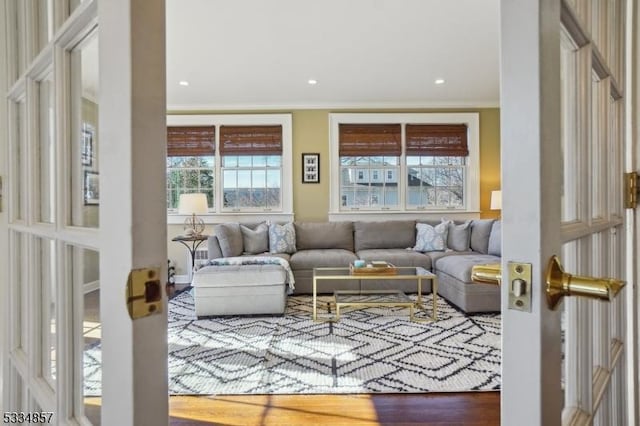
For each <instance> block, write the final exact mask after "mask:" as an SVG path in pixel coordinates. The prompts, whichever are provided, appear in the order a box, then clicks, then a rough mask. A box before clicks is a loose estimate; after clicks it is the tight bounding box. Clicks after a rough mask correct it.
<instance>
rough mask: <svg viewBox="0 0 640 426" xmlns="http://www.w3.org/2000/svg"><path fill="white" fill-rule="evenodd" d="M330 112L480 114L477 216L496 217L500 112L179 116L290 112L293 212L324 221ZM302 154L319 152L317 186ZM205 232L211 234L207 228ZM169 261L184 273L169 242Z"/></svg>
mask: <svg viewBox="0 0 640 426" xmlns="http://www.w3.org/2000/svg"><path fill="white" fill-rule="evenodd" d="M332 112H342V113H344V112H478V113H479V114H480V210H481V213H480V216H481V217H483V218H488V217H497V216H498V215H499V212H497V211H491V210H489V204H490V199H491V191H493V190H496V189H500V110H499V109H498V108H480V109H472V108H467V109H411V110H364V109H360V110H296V111H268V112H267V111H189V112H182V111H181V112H180V114H231V113H235V114H256V113H274V114H275V113H291V114H292V121H293V209H294V213H295V219H296V220H299V221H316V222H318V221H326V220H327V218H328V212H329V114H330V113H332ZM305 152H317V153H320V183H319V184H310V183H307V184H303V183H302V178H301V176H302V159H301V155H302V153H305ZM181 232H182V226H181V225H170V226H169V230H168V236H169V240H170V239H171V238H173V237H174V236H176V235H179V234H180V233H181ZM205 232H206V233H210V232H211V227H210V226H207V228H206V230H205ZM169 258H170V259H173V260H175V261H176V263H177V266H178V273H184V272H183V271H184V263H185V259H186V250H185V249H184V247H182V246H181V245H180V244H179V243H174V242H171V241H169Z"/></svg>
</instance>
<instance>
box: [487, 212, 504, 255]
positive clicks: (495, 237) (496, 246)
mask: <svg viewBox="0 0 640 426" xmlns="http://www.w3.org/2000/svg"><path fill="white" fill-rule="evenodd" d="M488 252H489V254H492V255H494V256H502V222H500V221H499V220H496V221H495V222H494V223H493V227H492V228H491V234H490V235H489V250H488Z"/></svg>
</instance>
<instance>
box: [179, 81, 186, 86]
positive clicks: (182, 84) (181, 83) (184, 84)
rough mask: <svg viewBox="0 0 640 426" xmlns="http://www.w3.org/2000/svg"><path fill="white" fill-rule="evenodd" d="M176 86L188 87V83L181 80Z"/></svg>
mask: <svg viewBox="0 0 640 426" xmlns="http://www.w3.org/2000/svg"><path fill="white" fill-rule="evenodd" d="M178 84H179V85H180V86H188V85H189V82H188V81H186V80H182V81H180V82H179V83H178Z"/></svg>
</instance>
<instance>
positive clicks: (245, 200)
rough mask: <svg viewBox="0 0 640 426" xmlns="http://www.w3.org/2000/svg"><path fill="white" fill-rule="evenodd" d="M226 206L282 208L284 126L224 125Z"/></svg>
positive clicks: (226, 207)
mask: <svg viewBox="0 0 640 426" xmlns="http://www.w3.org/2000/svg"><path fill="white" fill-rule="evenodd" d="M220 140H221V142H220V154H221V156H222V180H223V184H222V185H223V206H222V207H223V209H232V211H237V210H242V209H245V210H248V209H262V210H268V209H274V208H275V209H279V208H280V205H281V191H280V188H281V186H282V185H281V183H282V126H222V127H221V128H220Z"/></svg>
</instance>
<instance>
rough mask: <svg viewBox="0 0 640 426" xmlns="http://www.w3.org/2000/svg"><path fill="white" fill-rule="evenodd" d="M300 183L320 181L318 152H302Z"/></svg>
mask: <svg viewBox="0 0 640 426" xmlns="http://www.w3.org/2000/svg"><path fill="white" fill-rule="evenodd" d="M302 183H320V154H318V153H306V154H302Z"/></svg>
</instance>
